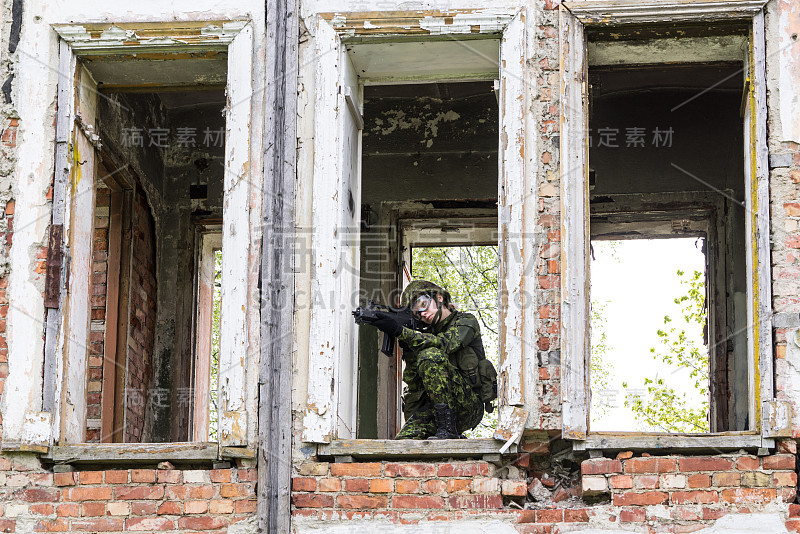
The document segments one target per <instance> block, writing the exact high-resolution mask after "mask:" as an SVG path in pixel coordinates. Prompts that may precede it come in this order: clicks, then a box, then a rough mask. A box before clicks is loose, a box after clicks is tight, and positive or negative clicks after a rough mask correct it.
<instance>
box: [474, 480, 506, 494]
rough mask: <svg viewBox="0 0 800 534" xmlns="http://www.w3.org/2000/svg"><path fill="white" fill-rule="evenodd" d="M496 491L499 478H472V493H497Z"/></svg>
mask: <svg viewBox="0 0 800 534" xmlns="http://www.w3.org/2000/svg"><path fill="white" fill-rule="evenodd" d="M498 492H500V479H499V478H474V479H472V493H498Z"/></svg>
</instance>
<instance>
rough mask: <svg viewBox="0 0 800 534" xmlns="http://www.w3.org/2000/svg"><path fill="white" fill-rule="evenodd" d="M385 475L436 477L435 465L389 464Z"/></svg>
mask: <svg viewBox="0 0 800 534" xmlns="http://www.w3.org/2000/svg"><path fill="white" fill-rule="evenodd" d="M384 473H385V474H386V476H387V477H408V478H422V477H432V476H434V475H436V466H435V465H434V464H421V463H416V464H410V463H389V464H386V469H385V470H384Z"/></svg>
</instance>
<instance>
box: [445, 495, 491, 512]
mask: <svg viewBox="0 0 800 534" xmlns="http://www.w3.org/2000/svg"><path fill="white" fill-rule="evenodd" d="M448 500H449V502H450V507H451V508H455V509H461V508H467V509H471V508H502V507H503V497H501V496H500V495H453V496H451V497H449V499H448Z"/></svg>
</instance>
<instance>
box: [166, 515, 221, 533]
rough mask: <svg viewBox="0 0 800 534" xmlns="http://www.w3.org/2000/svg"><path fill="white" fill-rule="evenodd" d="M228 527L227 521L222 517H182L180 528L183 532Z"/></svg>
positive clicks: (179, 521)
mask: <svg viewBox="0 0 800 534" xmlns="http://www.w3.org/2000/svg"><path fill="white" fill-rule="evenodd" d="M226 526H228V521H227V519H224V518H222V517H210V516H199V517H181V518H180V519H178V528H179V529H182V530H216V529H220V528H223V527H226Z"/></svg>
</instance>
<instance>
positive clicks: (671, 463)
mask: <svg viewBox="0 0 800 534" xmlns="http://www.w3.org/2000/svg"><path fill="white" fill-rule="evenodd" d="M676 470H677V462H676V461H675V459H674V458H658V457H648V458H631V459H630V460H625V464H624V471H625V473H659V474H660V473H674V472H675V471H676Z"/></svg>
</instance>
